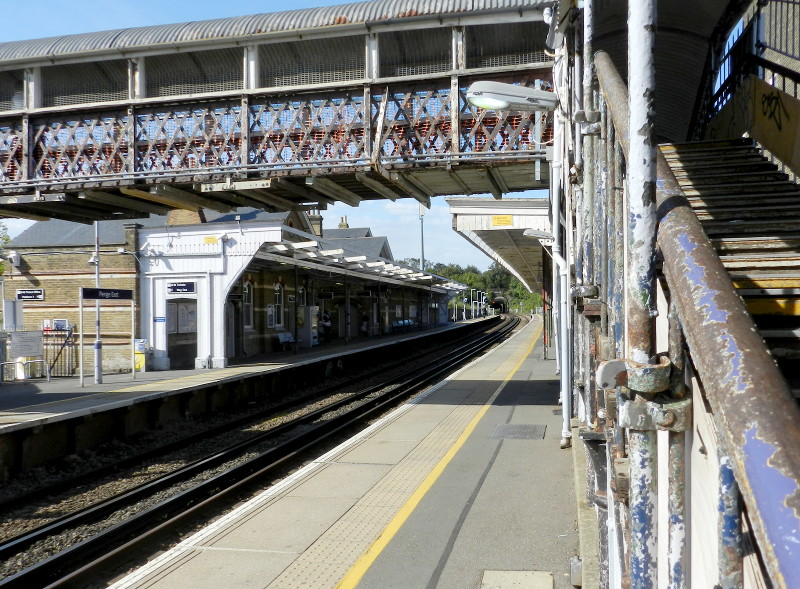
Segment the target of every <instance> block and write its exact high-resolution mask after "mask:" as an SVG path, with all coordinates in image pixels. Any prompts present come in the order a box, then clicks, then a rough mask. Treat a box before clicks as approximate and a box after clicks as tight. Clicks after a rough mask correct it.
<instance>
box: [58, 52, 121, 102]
mask: <svg viewBox="0 0 800 589" xmlns="http://www.w3.org/2000/svg"><path fill="white" fill-rule="evenodd" d="M127 97H128V62H127V61H126V60H124V59H114V60H110V61H95V62H90V63H74V64H69V65H54V66H48V67H43V68H42V106H63V105H67V104H87V103H93V102H109V101H112V100H125V99H126V98H127Z"/></svg>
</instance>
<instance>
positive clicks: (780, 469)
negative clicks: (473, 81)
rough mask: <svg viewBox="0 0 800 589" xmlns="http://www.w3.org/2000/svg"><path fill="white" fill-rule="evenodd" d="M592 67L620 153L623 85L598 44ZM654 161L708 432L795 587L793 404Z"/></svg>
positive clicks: (799, 566) (778, 580)
mask: <svg viewBox="0 0 800 589" xmlns="http://www.w3.org/2000/svg"><path fill="white" fill-rule="evenodd" d="M595 67H596V70H597V77H598V80H599V82H600V88H601V91H602V92H603V94H604V96H605V99H606V102H607V104H608V108H609V112H610V114H611V116H612V118H613V121H614V126H615V128H616V132H617V137H618V139H619V141H620V143H621V144H622V146H623V150H624V152H625V154H627V153H628V144H629V136H630V130H629V128H628V91H627V88H626V86H625V83H624V82H623V80H622V78H621V77H620V76H619V74H618V73H617V71H616V69H615V67H614V65H613V63H612V61H611V59H610V57H609V56H608V55H607V54H606V53H602V52H600V53H598V54H597V55H596V56H595ZM657 165H658V178H657V182H656V200H657V206H658V221H659V227H658V246H659V249H660V251H661V254H662V255H663V259H664V263H663V268H664V274H665V276H666V278H667V283H668V284H669V287H670V289H669V290H670V293H671V296H672V298H673V300H674V301H675V303H676V305H677V310H678V315H679V318H680V323H681V327H682V328H683V332H684V334H685V336H686V342H687V344H688V347H689V351H690V353H691V357H692V361H693V363H694V366H695V367H696V369H697V372H698V374H699V376H700V380H701V381H702V385H703V390H704V391H705V394H706V397H707V398H708V401H709V402H710V404H711V408H712V410H713V412H714V415H715V416H716V418H717V423H718V424H719V428H718V429H717V435H718V436H719V439H720V441H721V443H722V445H723V447H724V449H725V450H726V452H727V454H728V455H729V456H730V458H731V463H732V468H733V471H734V473H735V475H736V480H737V482H738V484H739V486H740V488H741V492H742V496H743V498H744V501H745V505H746V507H747V513H748V516H749V518H750V521H751V522H752V525H753V531H754V533H755V537H756V539H757V542H758V549H759V551H760V552H761V554H762V556H763V559H764V563H765V565H766V567H767V569H768V571H769V574H770V576H771V579H772V581H773V583H774V584H775V586H776V587H784V588H787V589H788V588H791V587H800V427H799V426H798V424H800V408H798V405H797V403H796V401H795V400H794V399H793V398H792V395H791V393H790V391H789V388H788V386H787V384H786V381H785V380H784V378H783V376H782V375H781V373H780V371H779V370H778V368H777V365H776V364H775V361H774V360H773V358H772V356H771V355H770V354H769V351H768V350H767V347H766V344H765V343H764V340H763V339H762V338H761V336H760V335H759V333H758V330H757V328H756V326H755V324H754V323H753V320H752V318H751V317H750V315H749V314H748V313H747V310H746V309H745V306H744V303H743V302H742V299H741V298H740V297H739V295H738V294H737V293H736V291H735V289H734V287H733V284H732V282H731V280H730V277H729V276H728V273H727V271H726V270H725V268H724V267H723V265H722V262H721V261H720V259H719V256H718V255H717V253H716V251H715V250H714V248H713V247H712V245H711V242H710V240H709V239H708V237H707V236H706V234H705V232H704V231H703V229H702V227H701V225H700V222H699V221H698V220H697V216H696V215H695V214H694V212H693V211H692V209H691V206H690V205H689V203H688V201H687V199H686V196H685V195H684V193H683V191H682V190H681V188H680V186H679V184H678V181H677V180H676V179H675V176H674V174H673V173H672V170H671V169H670V167H669V165H668V164H667V162H666V159H665V158H664V156H663V155H662V154H661V153H660V152H659V153H658V161H657Z"/></svg>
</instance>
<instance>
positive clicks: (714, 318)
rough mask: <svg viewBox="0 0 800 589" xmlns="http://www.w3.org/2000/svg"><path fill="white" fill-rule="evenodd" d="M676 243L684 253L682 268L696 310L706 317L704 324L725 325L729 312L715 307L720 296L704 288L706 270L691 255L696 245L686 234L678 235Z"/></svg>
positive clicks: (716, 292)
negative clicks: (690, 289)
mask: <svg viewBox="0 0 800 589" xmlns="http://www.w3.org/2000/svg"><path fill="white" fill-rule="evenodd" d="M678 242H679V243H680V245H681V247H682V248H683V249H684V250H685V252H686V261H685V262H684V264H683V266H684V268H685V269H686V270H685V274H686V277H687V278H688V279H689V282H690V284H691V285H692V298H693V299H695V301H696V302H697V306H698V308H699V309H701V310H703V312H704V314H705V316H706V320H705V322H704V324H708V323H711V322H718V323H725V322H726V321H727V320H728V317H730V311H727V310H725V309H721V308H719V307H718V306H717V304H716V302H715V300H714V298H715V297H716V296H717V295H718V294H720V293H719V291H717V290H712V289H708V288H707V287H706V286H705V285H706V284H707V280H705V273H706V270H705V268H704V267H703V266H702V265H700V264H698V263H697V261H696V260H695V258H694V256H693V255H692V253H693V252H694V251H695V250H696V249H697V247H698V246H697V244H695V243H694V242H693V241H692V239H691V238H690V237H689V235H688V234H687V233H681V234H680V235H678ZM698 291H699V292H698Z"/></svg>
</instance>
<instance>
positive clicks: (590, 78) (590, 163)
mask: <svg viewBox="0 0 800 589" xmlns="http://www.w3.org/2000/svg"><path fill="white" fill-rule="evenodd" d="M593 37H594V0H584V2H583V100H582V103H583V104H582V108H583V112H584V113H588V112H590V111H593V110H594V104H593V102H594V101H593V100H592V97H593V91H592V90H593V88H594V58H593V56H592V44H593ZM594 166H595V162H594V139H593V138H592V136H591V135H585V136H583V170H582V172H583V199H582V200H583V206H582V207H581V209H582V210H581V211H580V214H581V216H582V221H583V222H582V228H583V243H581V244H578V246H579V247H580V248H581V251H582V256H581V257H582V258H583V267H582V270H583V272H582V276H578V280H580V281H581V283H582V284H592V278H593V275H594V266H593V263H592V262H593V259H594V244H593V243H592V234H593V224H594V202H595V198H596V195H595V193H594V191H595V186H594V184H595V182H594Z"/></svg>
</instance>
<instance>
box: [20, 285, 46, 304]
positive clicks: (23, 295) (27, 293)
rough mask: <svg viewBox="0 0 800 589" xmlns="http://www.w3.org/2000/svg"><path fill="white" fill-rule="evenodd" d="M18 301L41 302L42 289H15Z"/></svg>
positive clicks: (42, 296) (42, 297)
mask: <svg viewBox="0 0 800 589" xmlns="http://www.w3.org/2000/svg"><path fill="white" fill-rule="evenodd" d="M17 300H18V301H43V300H44V289H43V288H18V289H17Z"/></svg>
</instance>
